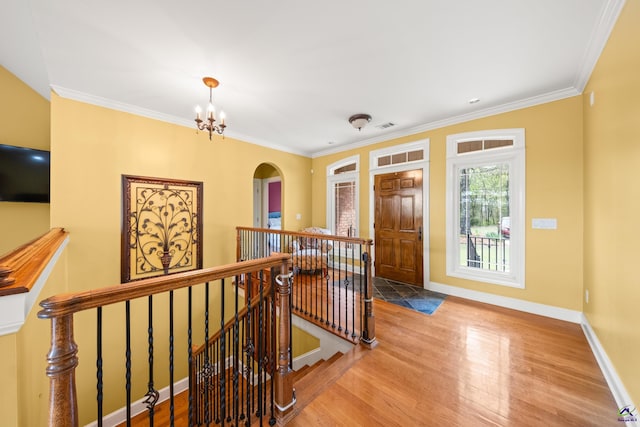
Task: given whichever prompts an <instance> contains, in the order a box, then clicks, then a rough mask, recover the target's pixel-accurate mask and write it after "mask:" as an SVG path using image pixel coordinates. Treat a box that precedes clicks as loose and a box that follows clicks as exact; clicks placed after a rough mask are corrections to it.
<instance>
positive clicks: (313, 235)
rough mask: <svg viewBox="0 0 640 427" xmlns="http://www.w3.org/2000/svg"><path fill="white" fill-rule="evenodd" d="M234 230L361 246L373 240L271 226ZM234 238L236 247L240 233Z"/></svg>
mask: <svg viewBox="0 0 640 427" xmlns="http://www.w3.org/2000/svg"><path fill="white" fill-rule="evenodd" d="M236 230H237V231H238V232H240V231H252V232H253V231H255V232H261V233H270V234H280V235H286V236H296V237H310V238H316V239H329V240H332V241H334V242H345V243H352V244H356V245H363V246H373V240H371V239H363V238H360V237H345V236H336V235H333V234H316V233H307V232H305V231H289V230H274V229H272V228H257V227H236ZM236 234H237V236H236V240H237V242H238V247H239V246H240V244H239V242H240V235H239V233H236ZM237 253H238V257H239V256H240V250H239V249H238V250H237Z"/></svg>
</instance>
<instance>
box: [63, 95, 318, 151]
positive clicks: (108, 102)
mask: <svg viewBox="0 0 640 427" xmlns="http://www.w3.org/2000/svg"><path fill="white" fill-rule="evenodd" d="M51 89H52V90H53V91H54V92H55V93H56V94H58V96H60V97H62V98H66V99H71V100H74V101H79V102H84V103H85V104H91V105H97V106H98V107H104V108H109V109H111V110H116V111H122V112H125V113H130V114H135V115H136V116H141V117H146V118H149V119H153V120H160V121H162V122H166V123H172V124H174V125H178V126H184V127H187V128H192V129H193V131H194V132H196V126H195V122H194V121H193V120H187V119H183V118H180V117H176V116H172V115H170V114H164V113H160V112H158V111H154V110H149V109H147V108H143V107H138V106H136V105H131V104H126V103H124V102H119V101H114V100H112V99H108V98H103V97H101V96H97V95H91V94H89V93H85V92H81V91H78V90H74V89H68V88H66V87H63V86H58V85H51ZM202 133H203V135H204V134H205V133H204V132H202ZM224 135H225V136H227V137H229V138H234V139H237V140H240V141H244V142H248V143H250V144H255V145H261V146H263V147H267V148H272V149H274V150H278V151H283V152H285V153H291V154H298V155H300V156H307V157H308V156H309V153H308V152H306V151H304V150H297V149H293V148H291V147H285V146H283V145H278V144H274V143H272V142H269V141H264V140H261V139H258V138H255V137H251V136H248V135H245V134H242V133H238V132H234V131H233V130H231V131H229V130H225V132H224Z"/></svg>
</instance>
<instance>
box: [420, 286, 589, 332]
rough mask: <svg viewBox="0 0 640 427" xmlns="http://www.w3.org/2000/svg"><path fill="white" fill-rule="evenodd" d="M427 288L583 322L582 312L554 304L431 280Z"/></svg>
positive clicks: (526, 311)
mask: <svg viewBox="0 0 640 427" xmlns="http://www.w3.org/2000/svg"><path fill="white" fill-rule="evenodd" d="M426 288H427V289H428V290H430V291H434V292H440V293H443V294H447V295H452V296H456V297H460V298H465V299H470V300H473V301H479V302H484V303H487V304H492V305H497V306H500V307H505V308H511V309H514V310H518V311H524V312H525V313H532V314H538V315H540V316H545V317H551V318H553V319H558V320H564V321H566V322H571V323H578V324H580V323H582V312H581V311H577V310H569V309H567V308H562V307H555V306H552V305H546V304H540V303H537V302H530V301H524V300H521V299H517V298H510V297H503V296H500V295H494V294H490V293H487V292H480V291H473V290H471V289H464V288H459V287H457V286H450V285H443V284H442V283H436V282H429V283H427V286H426Z"/></svg>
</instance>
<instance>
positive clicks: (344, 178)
mask: <svg viewBox="0 0 640 427" xmlns="http://www.w3.org/2000/svg"><path fill="white" fill-rule="evenodd" d="M351 163H355V164H356V170H355V171H351V172H345V173H340V174H337V175H336V174H335V171H336V170H337V169H340V168H341V167H343V166H346V165H349V164H351ZM341 182H355V186H356V188H355V199H356V200H355V207H356V219H355V222H356V223H355V227H356V235H359V234H360V215H359V214H358V212H359V209H358V206H360V155H355V156H351V157H347V158H345V159H342V160H338V161H337V162H335V163H332V164H330V165H329V166H327V228H328V229H329V230H331V232H332V233H333V234H336V218H335V211H336V209H335V197H336V195H335V184H338V183H341Z"/></svg>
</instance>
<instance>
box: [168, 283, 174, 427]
mask: <svg viewBox="0 0 640 427" xmlns="http://www.w3.org/2000/svg"><path fill="white" fill-rule="evenodd" d="M173 393H174V390H173V291H169V423H170V424H171V427H173V425H174V422H175V414H174V410H175V404H174V398H173Z"/></svg>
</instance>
